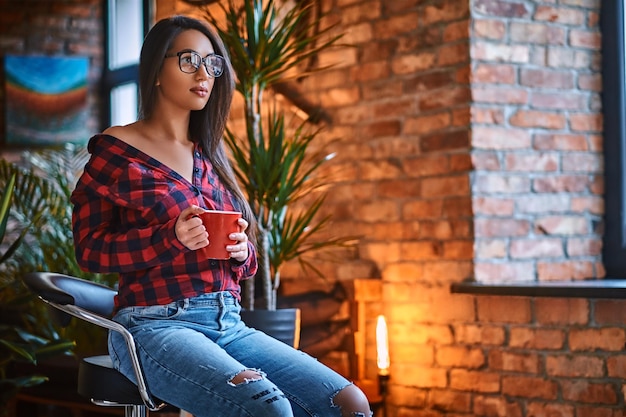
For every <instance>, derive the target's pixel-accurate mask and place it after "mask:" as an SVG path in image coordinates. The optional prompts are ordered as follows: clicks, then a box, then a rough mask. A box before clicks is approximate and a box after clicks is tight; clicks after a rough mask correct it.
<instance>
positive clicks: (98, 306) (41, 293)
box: [23, 272, 166, 417]
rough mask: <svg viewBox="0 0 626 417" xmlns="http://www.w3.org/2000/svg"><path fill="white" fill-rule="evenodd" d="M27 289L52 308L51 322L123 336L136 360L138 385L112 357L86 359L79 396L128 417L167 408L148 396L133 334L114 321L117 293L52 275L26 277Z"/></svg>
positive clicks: (79, 385) (104, 287) (82, 368)
mask: <svg viewBox="0 0 626 417" xmlns="http://www.w3.org/2000/svg"><path fill="white" fill-rule="evenodd" d="M23 281H24V283H25V284H26V286H27V287H28V288H29V289H30V290H31V291H32V292H33V293H35V294H36V295H37V296H38V297H39V298H40V299H42V300H43V301H44V302H46V303H47V304H48V305H50V306H52V307H54V308H53V309H51V310H50V316H51V318H52V319H53V320H54V321H55V322H57V323H58V324H59V325H61V326H67V325H68V324H69V323H70V319H71V316H73V317H78V318H79V319H82V320H85V321H88V322H89V323H93V324H95V325H98V326H101V327H104V328H106V329H109V330H113V331H116V332H118V333H120V334H121V335H122V336H123V337H124V340H125V341H126V346H127V347H128V351H129V354H130V357H131V359H132V363H133V368H134V371H135V377H136V379H137V385H135V384H134V383H133V382H131V381H130V380H129V379H128V378H126V377H125V376H124V375H122V374H121V373H120V372H118V371H117V370H116V369H115V368H113V364H112V362H111V359H110V358H109V356H108V355H102V356H91V357H87V358H84V359H82V361H81V363H80V364H79V369H78V388H77V390H78V393H79V394H80V395H82V396H85V397H87V398H90V399H91V402H92V403H94V404H96V405H100V406H106V407H114V406H119V407H124V410H125V411H124V413H125V416H126V417H146V416H147V415H148V412H149V411H157V410H160V409H162V408H163V407H165V406H166V404H164V403H162V402H161V401H158V400H156V399H154V398H152V396H151V395H150V393H149V392H148V389H147V386H146V381H145V379H144V376H143V371H142V369H141V364H140V362H139V357H138V355H137V350H136V348H135V341H134V339H133V336H132V334H131V333H130V332H129V331H128V330H126V328H124V327H123V326H122V325H120V324H119V323H116V322H114V321H113V320H111V314H112V312H113V307H114V303H113V298H114V296H115V294H116V291H115V290H113V289H111V288H109V287H107V286H104V285H101V284H97V283H95V282H92V281H87V280H84V279H81V278H77V277H73V276H69V275H63V274H58V273H51V272H33V273H29V274H26V275H24V276H23Z"/></svg>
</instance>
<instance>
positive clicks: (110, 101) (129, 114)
mask: <svg viewBox="0 0 626 417" xmlns="http://www.w3.org/2000/svg"><path fill="white" fill-rule="evenodd" d="M150 3H151V2H150V1H149V0H108V1H107V10H106V13H105V16H106V21H105V23H106V26H105V27H106V31H107V32H106V33H107V36H106V37H105V51H106V55H105V70H104V73H103V93H104V94H103V97H104V109H103V112H102V113H103V120H102V124H103V126H111V125H124V124H128V123H132V122H134V121H135V120H137V112H138V104H139V103H138V92H139V90H138V87H137V85H138V84H137V83H138V67H139V53H140V51H141V45H142V42H143V38H144V36H145V34H146V33H147V31H148V28H149V25H150V21H149V20H150V16H151V10H150Z"/></svg>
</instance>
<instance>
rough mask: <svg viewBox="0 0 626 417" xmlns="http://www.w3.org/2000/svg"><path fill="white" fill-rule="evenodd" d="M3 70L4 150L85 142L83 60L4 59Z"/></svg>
mask: <svg viewBox="0 0 626 417" xmlns="http://www.w3.org/2000/svg"><path fill="white" fill-rule="evenodd" d="M4 69H5V75H6V83H5V92H6V96H5V97H6V103H5V109H6V118H5V121H6V138H5V143H6V145H8V146H53V145H59V144H63V143H66V142H71V143H85V142H86V141H87V140H88V138H89V136H90V135H89V128H88V119H89V111H88V107H87V75H88V70H89V61H88V59H87V58H85V57H51V56H11V55H7V56H5V58H4Z"/></svg>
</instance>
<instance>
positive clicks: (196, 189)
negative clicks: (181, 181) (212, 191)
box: [191, 186, 200, 195]
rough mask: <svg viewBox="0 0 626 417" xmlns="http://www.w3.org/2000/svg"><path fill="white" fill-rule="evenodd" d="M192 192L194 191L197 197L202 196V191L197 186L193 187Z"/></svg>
mask: <svg viewBox="0 0 626 417" xmlns="http://www.w3.org/2000/svg"><path fill="white" fill-rule="evenodd" d="M191 191H193V193H194V194H195V195H200V190H199V189H198V187H196V186H193V187H191Z"/></svg>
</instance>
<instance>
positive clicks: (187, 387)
mask: <svg viewBox="0 0 626 417" xmlns="http://www.w3.org/2000/svg"><path fill="white" fill-rule="evenodd" d="M139 77H140V102H141V109H140V117H139V120H138V121H137V122H135V123H132V124H129V125H126V126H114V127H110V128H108V129H106V130H105V131H104V132H103V133H102V134H98V135H95V136H94V137H93V138H91V140H90V142H89V150H90V152H91V154H92V156H91V159H90V161H89V162H88V164H87V166H86V167H85V172H84V174H83V175H82V176H81V179H80V181H79V183H78V184H77V186H76V189H75V190H74V193H73V195H72V203H73V204H74V217H73V227H74V239H75V245H76V255H77V259H78V261H79V263H80V265H81V267H83V268H84V269H86V270H89V271H93V272H116V273H118V274H119V289H118V295H117V297H116V314H115V317H114V320H116V321H117V322H119V323H121V324H122V325H124V326H125V327H126V328H128V329H129V330H130V331H131V332H132V333H133V335H134V337H135V341H136V343H137V346H138V347H137V349H138V352H139V355H140V359H141V362H142V366H143V370H144V373H145V376H146V380H147V384H148V388H149V390H150V392H151V393H152V395H154V396H156V397H158V398H159V399H161V400H163V401H165V402H167V403H169V404H172V405H174V406H176V407H179V408H181V409H184V410H187V411H189V412H191V413H192V414H193V415H194V416H196V417H202V416H215V415H219V416H222V417H229V416H232V417H235V416H251V417H262V416H267V417H278V416H319V417H330V416H343V417H348V416H363V417H369V416H370V415H371V411H370V409H369V404H368V402H367V399H366V398H365V396H364V395H363V393H362V392H361V391H360V390H359V389H358V388H357V387H356V386H354V385H353V384H351V383H350V382H349V381H347V380H346V379H344V378H343V377H341V376H340V375H338V374H336V373H335V372H334V371H332V370H330V369H328V368H327V367H325V366H324V365H322V364H320V363H319V362H317V361H316V360H315V359H313V358H311V357H310V356H308V355H306V354H304V353H302V352H300V351H297V350H295V349H293V348H291V347H289V346H287V345H285V344H284V343H281V342H278V341H276V340H274V339H272V338H270V337H269V336H267V335H265V334H263V333H261V332H259V331H256V330H254V329H251V328H248V327H246V325H245V324H244V323H243V322H242V321H241V319H240V316H239V311H240V306H239V300H240V281H241V280H244V279H247V278H249V277H251V276H253V275H254V273H255V271H256V268H257V264H256V252H255V249H254V246H253V245H252V244H251V241H252V240H253V239H252V237H253V235H252V233H251V231H253V230H254V229H255V221H254V217H253V215H252V213H251V210H250V207H249V206H248V204H247V202H246V200H245V198H244V197H243V195H242V193H241V191H240V189H239V188H238V186H237V184H236V181H235V176H234V174H233V171H232V168H231V167H230V165H229V162H228V159H227V157H226V153H225V150H224V148H223V143H222V134H223V132H224V128H225V124H226V119H227V116H228V113H229V110H230V103H231V99H232V95H233V92H234V81H233V71H232V68H231V66H230V63H229V61H228V59H227V53H226V50H225V47H224V45H223V43H222V41H221V40H220V39H219V37H218V36H216V35H215V33H214V31H212V30H210V29H209V28H208V27H207V26H205V25H204V24H202V23H201V22H199V21H197V20H195V19H191V18H188V17H182V16H176V17H172V18H168V19H164V20H162V21H160V22H158V23H157V24H156V25H155V26H154V27H153V29H152V30H151V31H150V33H148V35H147V37H146V39H145V41H144V45H143V48H142V51H141V57H140V64H139ZM206 209H214V210H229V211H233V210H234V211H240V212H241V213H242V217H243V218H242V219H240V220H239V225H240V227H241V230H242V231H241V232H240V233H234V234H231V235H230V237H231V239H233V240H234V241H236V244H233V245H230V246H228V247H227V250H228V251H229V254H230V259H228V260H210V259H205V258H203V257H202V256H201V252H202V251H198V249H200V248H203V247H205V246H207V245H208V244H209V241H210V239H211V230H206V229H205V227H204V226H203V224H202V221H201V220H200V219H199V218H198V215H199V214H200V213H202V212H204V211H205V210H206ZM109 352H110V355H111V357H112V359H113V362H114V364H115V366H116V367H117V368H118V369H119V370H120V371H121V372H122V373H123V374H125V375H126V376H127V377H128V378H130V379H131V380H134V372H133V369H132V365H131V362H130V360H129V358H128V354H127V353H126V345H125V343H124V341H123V340H122V338H121V336H119V335H118V334H117V333H111V334H110V337H109Z"/></svg>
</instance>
